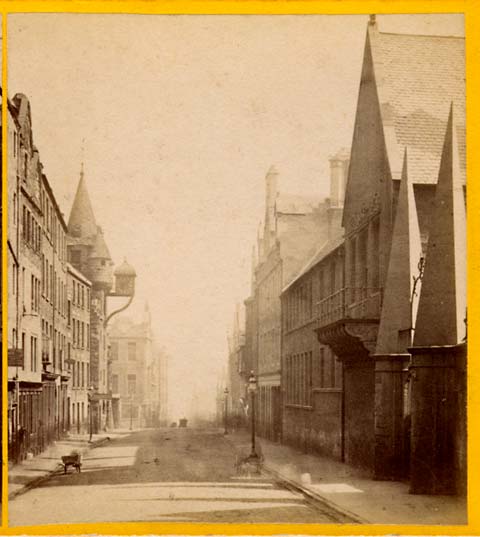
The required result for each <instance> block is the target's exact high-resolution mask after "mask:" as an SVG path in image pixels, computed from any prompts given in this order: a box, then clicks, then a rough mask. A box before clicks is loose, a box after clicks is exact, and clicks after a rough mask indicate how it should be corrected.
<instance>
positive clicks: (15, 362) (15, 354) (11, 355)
mask: <svg viewBox="0 0 480 537" xmlns="http://www.w3.org/2000/svg"><path fill="white" fill-rule="evenodd" d="M8 365H9V366H10V367H23V349H8Z"/></svg>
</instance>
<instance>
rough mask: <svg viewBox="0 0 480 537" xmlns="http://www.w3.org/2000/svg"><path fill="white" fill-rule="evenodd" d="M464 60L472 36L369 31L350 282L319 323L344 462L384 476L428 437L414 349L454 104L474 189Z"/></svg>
mask: <svg viewBox="0 0 480 537" xmlns="http://www.w3.org/2000/svg"><path fill="white" fill-rule="evenodd" d="M464 53H465V51H464V39H462V38H454V37H437V36H421V35H398V34H389V33H382V32H380V31H379V29H378V27H377V23H376V21H375V17H374V16H372V17H371V19H370V22H369V25H368V29H367V35H366V42H365V51H364V58H363V67H362V73H361V80H360V91H359V96H358V103H357V111H356V118H355V128H354V134H353V141H352V148H351V158H350V167H349V173H348V182H347V188H346V195H345V207H344V213H343V227H344V232H345V245H344V249H345V268H344V271H345V284H344V288H343V289H342V290H341V293H340V295H341V300H340V302H339V304H340V307H338V308H335V307H334V305H335V304H336V303H338V300H339V294H338V293H332V294H331V295H330V296H329V297H327V299H326V306H327V307H326V309H327V310H328V311H330V314H329V315H327V316H319V322H318V327H317V329H316V332H317V336H318V339H319V341H320V343H321V344H323V345H328V346H329V347H330V348H331V349H332V351H333V352H334V353H335V355H336V356H337V358H338V359H339V360H340V361H341V363H342V367H343V391H344V395H343V397H344V400H343V417H342V419H343V435H344V457H345V461H346V462H348V463H351V464H353V465H356V466H360V467H364V468H366V469H368V470H370V471H371V472H372V473H373V474H374V475H375V476H376V477H377V478H378V479H396V478H401V477H407V476H408V475H409V472H413V471H414V466H412V465H411V461H410V455H411V453H410V427H411V429H412V432H411V434H412V435H413V434H414V431H417V432H418V429H417V426H418V422H417V421H416V420H417V419H418V416H419V415H418V414H417V415H415V414H414V412H413V408H414V407H415V408H417V409H418V401H419V399H418V398H417V400H416V402H415V397H416V396H415V395H414V394H415V390H414V389H413V386H415V381H414V380H412V379H413V378H415V374H414V375H413V377H412V375H410V376H409V375H408V367H409V364H410V365H411V363H410V353H409V349H410V348H411V345H412V341H414V340H416V339H417V332H416V324H415V323H417V325H418V323H419V322H420V310H418V313H417V300H418V297H419V298H420V303H421V302H422V296H424V294H423V293H424V286H425V284H426V282H425V279H426V277H427V274H425V276H424V277H423V267H424V264H425V263H426V266H428V262H429V257H431V253H430V252H431V249H432V248H435V244H433V245H432V243H431V240H430V239H431V236H435V235H431V234H433V233H434V226H435V225H436V224H434V220H433V216H434V214H435V212H436V211H437V210H438V209H437V208H436V207H437V206H438V201H437V202H436V201H435V196H436V190H437V181H439V173H440V176H441V175H442V173H444V172H442V167H441V159H442V151H443V152H445V149H444V144H445V143H446V142H445V140H446V139H447V138H446V133H447V137H448V136H451V135H452V133H451V132H450V134H449V132H448V130H447V121H448V117H449V111H450V108H451V106H452V103H454V104H453V107H454V109H455V111H456V113H455V117H456V119H457V121H456V125H455V128H454V134H455V140H456V141H455V142H453V149H452V151H453V153H454V154H455V162H457V164H458V170H457V171H456V181H457V183H456V184H457V185H458V183H460V184H464V183H465V102H464V99H465V70H464ZM462 192H463V191H462ZM456 207H458V204H457V205H456ZM451 210H452V211H453V210H455V211H458V208H457V209H454V208H453V205H451ZM445 237H446V235H445ZM445 237H444V238H442V240H446V241H447V242H448V240H451V239H449V238H445ZM436 240H437V239H435V242H436ZM455 255H465V252H463V254H461V253H460V250H458V249H457V250H456V251H455ZM422 277H423V278H424V281H423V285H421V284H422ZM437 291H438V292H439V294H438V295H437V296H436V300H438V301H441V300H442V297H441V292H440V291H439V290H438V289H437ZM328 302H330V305H331V307H329V305H328ZM424 311H427V310H424ZM429 311H430V312H431V311H432V310H429ZM424 315H425V313H423V314H422V316H424ZM459 315H465V312H463V311H462V312H460V313H459ZM423 322H430V323H433V324H435V323H437V322H438V319H437V318H436V317H432V318H431V319H429V320H428V321H426V320H425V318H424V319H423ZM414 333H415V336H414V339H412V338H413V334H414ZM431 335H432V337H431V338H430V339H429V342H428V343H429V344H431V345H433V344H434V343H433V340H434V339H435V337H433V332H432V334H431ZM438 344H439V345H442V344H444V342H443V341H441V340H440V339H439V340H438ZM409 379H410V380H409ZM432 380H433V377H432ZM409 394H412V395H409ZM415 405H417V406H415ZM437 418H438V416H437ZM410 423H411V426H410ZM423 431H425V429H423Z"/></svg>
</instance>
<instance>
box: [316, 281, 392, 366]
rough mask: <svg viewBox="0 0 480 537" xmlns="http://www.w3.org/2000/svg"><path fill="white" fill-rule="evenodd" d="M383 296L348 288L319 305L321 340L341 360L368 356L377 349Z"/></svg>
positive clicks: (376, 291) (370, 290)
mask: <svg viewBox="0 0 480 537" xmlns="http://www.w3.org/2000/svg"><path fill="white" fill-rule="evenodd" d="M382 298H383V293H382V289H380V288H372V287H358V288H356V287H344V288H343V289H340V290H339V291H337V292H335V293H333V294H332V295H330V296H328V297H326V298H324V299H323V300H321V301H320V302H318V303H317V305H316V307H317V309H316V318H317V328H316V329H315V332H316V333H317V337H318V340H319V341H320V343H323V344H325V345H328V346H329V347H331V348H332V350H333V352H334V353H335V354H336V355H337V356H338V357H339V358H342V357H352V356H355V357H363V358H365V357H368V355H369V354H371V353H373V352H374V350H375V345H376V340H377V332H378V324H379V321H380V312H381V308H382Z"/></svg>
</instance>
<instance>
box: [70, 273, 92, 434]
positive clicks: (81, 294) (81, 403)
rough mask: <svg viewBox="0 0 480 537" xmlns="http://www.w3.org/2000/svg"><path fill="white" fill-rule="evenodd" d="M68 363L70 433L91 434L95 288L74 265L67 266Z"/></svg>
mask: <svg viewBox="0 0 480 537" xmlns="http://www.w3.org/2000/svg"><path fill="white" fill-rule="evenodd" d="M67 271H68V274H67V326H68V329H69V335H70V337H69V341H68V344H67V345H68V346H67V361H68V364H69V369H70V371H71V381H70V383H69V387H68V408H69V412H70V414H69V424H70V429H71V430H72V431H75V432H77V433H85V432H87V431H88V430H89V396H90V393H89V388H90V303H91V300H90V297H91V287H92V284H91V282H90V281H89V280H87V278H86V277H85V276H84V275H83V274H82V273H81V272H79V271H78V270H76V269H75V268H74V267H73V266H72V265H71V264H70V263H68V264H67Z"/></svg>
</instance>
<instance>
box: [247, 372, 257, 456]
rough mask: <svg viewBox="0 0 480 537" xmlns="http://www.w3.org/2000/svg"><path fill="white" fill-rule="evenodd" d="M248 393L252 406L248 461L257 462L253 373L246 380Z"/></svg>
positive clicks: (255, 383) (255, 386) (254, 378)
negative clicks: (250, 446) (250, 447)
mask: <svg viewBox="0 0 480 537" xmlns="http://www.w3.org/2000/svg"><path fill="white" fill-rule="evenodd" d="M248 391H249V392H250V399H251V405H252V451H251V453H250V456H249V459H253V460H255V461H258V458H259V457H258V454H257V452H256V450H255V395H256V392H257V378H256V377H255V373H254V372H253V371H252V372H251V373H250V378H249V379H248Z"/></svg>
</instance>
